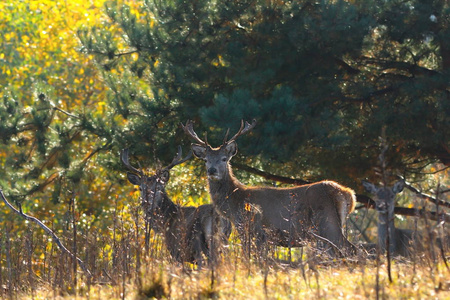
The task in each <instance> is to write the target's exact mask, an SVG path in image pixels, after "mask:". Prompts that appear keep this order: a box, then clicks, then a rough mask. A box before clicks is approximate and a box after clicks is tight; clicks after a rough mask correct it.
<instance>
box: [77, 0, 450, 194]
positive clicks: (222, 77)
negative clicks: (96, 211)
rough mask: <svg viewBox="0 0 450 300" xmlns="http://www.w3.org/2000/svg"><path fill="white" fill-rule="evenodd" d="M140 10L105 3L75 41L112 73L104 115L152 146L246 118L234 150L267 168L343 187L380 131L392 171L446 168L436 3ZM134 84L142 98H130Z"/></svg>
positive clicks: (215, 136)
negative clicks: (248, 132) (193, 128)
mask: <svg viewBox="0 0 450 300" xmlns="http://www.w3.org/2000/svg"><path fill="white" fill-rule="evenodd" d="M141 4H142V5H140V6H138V7H137V8H136V10H134V11H133V9H130V7H129V6H127V5H124V4H122V3H118V2H109V3H108V4H107V9H106V13H107V14H108V16H109V22H110V24H109V26H105V27H104V28H97V27H96V28H91V29H84V30H82V31H80V33H79V35H80V38H81V40H82V42H83V45H84V48H83V49H84V51H86V52H87V53H91V54H94V55H95V57H96V59H97V61H98V63H99V64H100V65H101V66H102V67H103V69H105V70H107V71H108V72H113V71H116V72H117V70H118V69H120V70H121V71H120V72H121V74H120V76H117V77H115V79H112V80H111V82H110V85H111V86H112V87H113V90H114V91H115V96H114V97H113V99H112V101H113V103H114V107H115V109H116V111H117V112H118V113H120V114H121V115H122V116H124V117H125V118H128V117H131V116H132V115H136V116H137V117H138V118H135V119H134V120H135V121H133V122H132V124H133V125H132V126H133V127H132V128H130V129H131V131H132V132H133V134H134V137H136V138H138V139H139V140H140V141H152V146H151V147H152V148H155V149H154V151H156V152H159V153H161V152H163V151H164V147H165V146H166V145H165V144H166V143H154V142H158V139H159V137H162V139H163V140H169V143H173V140H177V142H178V140H179V139H181V138H182V134H179V133H178V134H176V135H174V133H176V132H177V124H178V123H179V122H180V121H185V120H186V119H188V118H191V119H195V121H196V122H197V123H198V125H197V126H199V128H203V130H208V132H212V134H211V137H210V139H211V140H215V141H216V143H217V142H218V141H219V140H220V139H221V138H222V136H223V134H224V130H225V129H226V128H228V127H231V130H234V129H236V128H237V126H238V125H239V120H240V119H252V118H256V119H257V120H258V121H259V124H258V126H257V127H256V128H255V131H254V133H253V136H252V137H249V138H248V139H245V141H241V142H240V146H241V148H242V149H243V150H242V151H241V154H245V155H247V159H248V160H246V163H249V164H251V165H253V166H256V167H258V168H260V169H264V170H266V171H270V172H273V173H277V174H281V175H288V176H297V177H302V178H311V179H321V178H330V179H337V180H340V181H342V182H344V183H347V184H349V185H351V186H353V187H355V184H354V182H355V181H359V180H360V179H361V178H364V177H367V176H369V174H370V172H371V168H372V166H374V165H376V157H377V151H378V148H377V147H375V146H376V145H377V144H378V136H379V135H380V133H381V129H382V127H384V126H386V128H387V139H388V141H389V144H391V145H392V149H393V151H390V153H389V159H388V160H389V165H390V167H391V168H392V171H393V172H394V173H398V174H402V175H405V176H406V177H408V178H411V176H414V175H416V174H419V173H420V172H422V171H423V169H424V167H426V166H427V165H429V164H430V163H432V162H440V163H442V164H443V165H445V166H448V162H449V140H450V139H449V132H450V131H449V129H450V121H449V113H448V112H449V111H450V107H449V105H450V101H448V100H449V84H448V83H449V71H448V57H447V56H448V55H447V53H448V49H449V48H448V47H449V46H448V40H449V36H450V29H449V19H448V15H449V14H448V12H449V7H448V4H446V2H445V1H426V2H425V1H406V2H405V1H403V2H401V3H397V2H382V1H322V2H311V1H294V2H287V1H272V2H267V1H239V2H236V1H221V2H217V3H211V2H210V1H195V2H189V1H163V2H161V1H150V0H148V1H143V2H142V3H141ZM108 28H114V29H115V31H110V30H109V29H108ZM115 35H116V36H117V37H119V38H120V39H113V38H112V37H113V36H115ZM130 73H131V74H133V75H134V76H135V78H137V79H131V77H130V76H131V75H130ZM135 80H139V81H143V82H144V83H146V84H147V86H148V87H150V89H151V93H150V94H147V95H149V96H148V98H147V96H146V97H143V96H141V94H142V92H141V91H142V89H141V87H136V89H135V88H132V89H131V90H130V86H131V85H133V84H134V82H135ZM130 81H131V82H133V83H131V82H130ZM134 85H135V84H134ZM133 108H134V109H135V110H136V109H137V110H138V111H139V113H138V112H132V111H133ZM158 124H159V126H158ZM161 124H164V125H161ZM144 128H145V130H143V129H144ZM199 131H201V129H199ZM128 143H131V144H137V143H135V142H133V141H132V140H128ZM148 153H151V151H150V152H148ZM141 154H142V152H141ZM241 157H242V156H241ZM257 157H258V159H257Z"/></svg>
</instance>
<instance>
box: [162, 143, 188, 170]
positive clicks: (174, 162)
mask: <svg viewBox="0 0 450 300" xmlns="http://www.w3.org/2000/svg"><path fill="white" fill-rule="evenodd" d="M181 155H182V150H181V146H178V152H177V155H176V156H175V157H174V158H173V160H172V162H171V163H170V164H169V165H168V166H167V167H165V168H164V169H163V170H170V169H172V168H173V167H175V166H176V165H179V164H182V163H184V162H185V161H187V160H189V159H190V158H191V157H192V151H189V154H188V155H186V157H185V158H183V159H181Z"/></svg>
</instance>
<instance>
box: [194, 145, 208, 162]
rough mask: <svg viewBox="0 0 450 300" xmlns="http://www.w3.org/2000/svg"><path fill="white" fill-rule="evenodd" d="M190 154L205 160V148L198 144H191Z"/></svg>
mask: <svg viewBox="0 0 450 300" xmlns="http://www.w3.org/2000/svg"><path fill="white" fill-rule="evenodd" d="M191 147H192V152H193V153H194V155H195V157H197V158H200V159H202V160H205V158H206V147H205V146H202V145H198V144H192V146H191Z"/></svg>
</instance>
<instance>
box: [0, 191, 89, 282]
mask: <svg viewBox="0 0 450 300" xmlns="http://www.w3.org/2000/svg"><path fill="white" fill-rule="evenodd" d="M0 196H1V198H2V199H3V202H5V204H6V205H7V206H8V207H9V208H10V209H11V210H12V211H14V212H15V213H16V214H18V215H20V216H21V217H23V218H25V219H26V220H28V221H33V222H35V223H36V224H38V225H39V226H40V227H41V228H42V229H44V231H45V232H46V233H47V234H49V235H51V236H52V238H53V240H54V241H55V243H56V244H57V245H58V247H59V248H60V249H61V250H62V251H63V252H65V253H67V254H69V255H70V256H71V257H72V258H74V259H76V260H77V262H78V264H79V265H80V267H81V269H83V271H84V272H85V273H86V275H87V276H88V277H89V278H90V277H91V276H92V274H91V272H90V271H89V270H88V269H87V268H86V266H85V264H84V262H83V261H82V260H81V259H79V258H78V257H76V255H74V254H73V253H72V252H70V251H69V250H68V249H67V248H66V247H65V246H64V245H63V244H62V243H61V240H60V239H59V238H58V236H57V235H56V234H55V233H54V232H53V230H51V229H50V228H48V227H47V226H46V225H45V224H44V223H42V222H41V221H40V220H39V219H37V218H35V217H32V216H29V215H27V214H25V213H23V212H22V210H20V211H19V210H18V209H16V208H15V207H14V206H13V205H12V204H11V203H9V202H8V200H7V199H6V197H5V195H4V194H3V191H2V190H1V189H0Z"/></svg>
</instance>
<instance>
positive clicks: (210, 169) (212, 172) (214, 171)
mask: <svg viewBox="0 0 450 300" xmlns="http://www.w3.org/2000/svg"><path fill="white" fill-rule="evenodd" d="M216 173H217V169H216V168H214V167H211V168H209V169H208V175H214V174H216Z"/></svg>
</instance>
